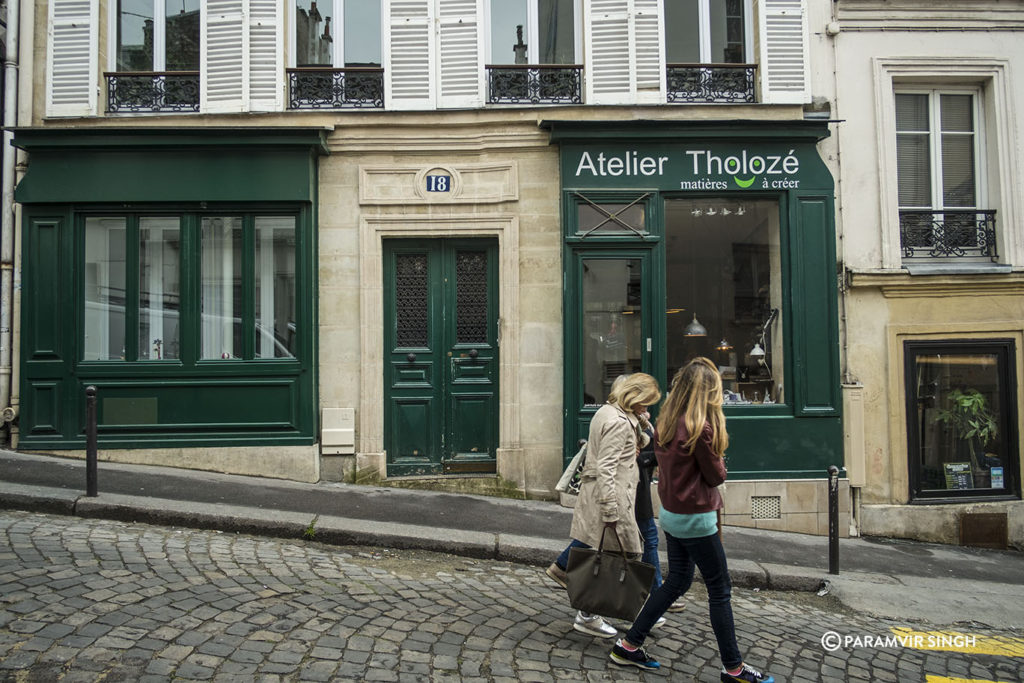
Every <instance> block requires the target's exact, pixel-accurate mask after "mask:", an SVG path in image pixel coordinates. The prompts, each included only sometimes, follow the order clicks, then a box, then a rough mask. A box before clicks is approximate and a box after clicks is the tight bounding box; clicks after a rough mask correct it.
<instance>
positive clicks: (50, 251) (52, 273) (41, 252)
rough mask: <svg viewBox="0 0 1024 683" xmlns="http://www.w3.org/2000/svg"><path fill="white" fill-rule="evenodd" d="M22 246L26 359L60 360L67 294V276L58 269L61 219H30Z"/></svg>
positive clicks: (61, 356) (62, 356)
mask: <svg viewBox="0 0 1024 683" xmlns="http://www.w3.org/2000/svg"><path fill="white" fill-rule="evenodd" d="M28 222H29V225H30V228H29V230H28V233H29V235H27V236H26V243H25V250H26V253H25V267H24V268H23V270H22V291H23V292H24V294H23V295H22V296H23V297H24V298H23V301H22V304H23V306H24V308H23V320H24V322H25V323H27V324H25V325H24V326H23V329H25V330H27V331H29V335H27V339H23V344H24V350H23V353H24V354H25V357H26V358H29V359H32V360H40V359H57V358H61V359H63V358H64V357H65V354H64V349H63V343H64V337H63V334H64V319H65V311H64V310H63V308H62V306H61V302H62V299H63V298H65V297H66V295H67V286H68V282H67V280H66V278H67V273H66V270H65V269H64V268H62V267H61V262H60V258H61V253H62V252H61V248H60V247H61V230H62V226H63V225H64V223H65V220H64V219H62V218H52V217H49V216H47V217H45V218H44V217H31V218H29V219H28Z"/></svg>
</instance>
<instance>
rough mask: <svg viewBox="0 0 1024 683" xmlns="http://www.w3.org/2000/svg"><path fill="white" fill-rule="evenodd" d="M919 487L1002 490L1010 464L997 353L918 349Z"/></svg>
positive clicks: (925, 489) (924, 489) (915, 356)
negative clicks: (936, 351)
mask: <svg viewBox="0 0 1024 683" xmlns="http://www.w3.org/2000/svg"><path fill="white" fill-rule="evenodd" d="M912 362H914V363H915V365H916V367H915V371H916V372H915V374H916V377H917V387H915V388H914V389H915V390H916V392H917V393H916V397H917V406H918V407H917V416H916V420H915V421H914V425H913V427H912V429H914V430H916V431H917V432H918V439H917V443H918V444H920V453H918V454H917V460H918V465H919V467H920V470H919V476H920V480H921V481H920V486H919V488H920V490H922V491H956V490H961V489H993V488H998V489H1002V488H1005V487H1006V480H1005V479H1004V476H1006V474H1005V468H1006V467H1007V466H1008V465H1009V463H1008V457H1007V455H1008V451H1007V440H1006V426H1007V419H1006V416H1005V415H1004V414H1003V413H1004V411H1005V410H1006V408H1005V407H1004V406H1003V405H1002V404H1001V396H1002V387H1001V386H1000V381H1001V377H1003V376H1004V375H1003V373H1002V372H1000V367H999V356H998V355H997V354H988V353H924V352H922V353H917V354H915V355H914V356H913V361H912Z"/></svg>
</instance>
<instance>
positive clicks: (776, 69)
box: [758, 0, 811, 104]
mask: <svg viewBox="0 0 1024 683" xmlns="http://www.w3.org/2000/svg"><path fill="white" fill-rule="evenodd" d="M758 26H759V28H760V35H761V50H760V53H761V65H760V71H761V93H762V97H763V99H764V101H765V102H766V103H768V104H803V103H805V102H810V99H811V97H810V95H811V93H810V88H809V87H808V86H807V78H808V73H809V68H808V63H807V11H806V0H761V3H760V12H758Z"/></svg>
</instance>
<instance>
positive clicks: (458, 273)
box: [455, 251, 487, 344]
mask: <svg viewBox="0 0 1024 683" xmlns="http://www.w3.org/2000/svg"><path fill="white" fill-rule="evenodd" d="M455 343H456V344H486V343H487V252H483V251H460V252H458V253H457V254H456V256H455Z"/></svg>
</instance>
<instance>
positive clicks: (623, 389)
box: [608, 372, 661, 411]
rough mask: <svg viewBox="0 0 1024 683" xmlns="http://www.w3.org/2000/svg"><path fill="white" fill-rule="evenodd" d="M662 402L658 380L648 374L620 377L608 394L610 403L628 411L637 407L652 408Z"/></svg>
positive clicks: (641, 373) (640, 373)
mask: <svg viewBox="0 0 1024 683" xmlns="http://www.w3.org/2000/svg"><path fill="white" fill-rule="evenodd" d="M660 400H661V390H660V389H658V380H656V379H654V378H653V377H651V376H650V375H648V374H647V373H646V372H634V373H633V374H631V375H620V376H619V377H617V378H616V379H615V381H614V382H613V383H612V387H611V391H610V393H609V394H608V402H609V403H613V404H615V405H617V406H618V407H620V408H622V409H623V410H626V411H631V410H633V408H635V407H636V406H637V405H645V406H651V405H654V404H655V403H657V402H658V401H660Z"/></svg>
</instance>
